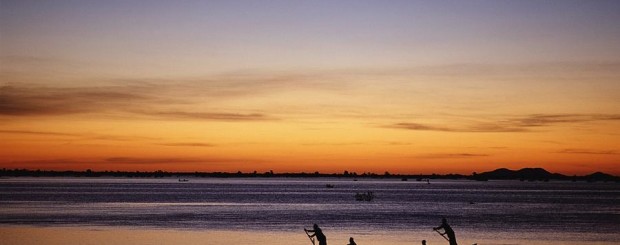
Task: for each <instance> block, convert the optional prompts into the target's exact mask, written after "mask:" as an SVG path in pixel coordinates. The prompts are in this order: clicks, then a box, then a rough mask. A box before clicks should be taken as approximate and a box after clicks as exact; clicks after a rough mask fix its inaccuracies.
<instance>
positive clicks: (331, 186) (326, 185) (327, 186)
mask: <svg viewBox="0 0 620 245" xmlns="http://www.w3.org/2000/svg"><path fill="white" fill-rule="evenodd" d="M325 188H334V185H332V184H325Z"/></svg>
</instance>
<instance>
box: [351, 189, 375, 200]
mask: <svg viewBox="0 0 620 245" xmlns="http://www.w3.org/2000/svg"><path fill="white" fill-rule="evenodd" d="M374 198H375V194H374V193H372V191H368V192H366V193H363V192H362V193H356V194H355V200H357V201H367V202H370V201H372V199H374Z"/></svg>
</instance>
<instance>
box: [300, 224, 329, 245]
mask: <svg viewBox="0 0 620 245" xmlns="http://www.w3.org/2000/svg"><path fill="white" fill-rule="evenodd" d="M312 228H313V229H312V230H306V229H304V231H306V234H307V235H308V237H309V238H310V240H311V241H312V244H314V240H313V239H312V238H313V237H316V239H317V240H319V245H327V237H325V234H323V231H322V230H321V228H319V225H317V224H314V226H313V227H312ZM308 232H311V233H313V234H312V235H310V234H308Z"/></svg>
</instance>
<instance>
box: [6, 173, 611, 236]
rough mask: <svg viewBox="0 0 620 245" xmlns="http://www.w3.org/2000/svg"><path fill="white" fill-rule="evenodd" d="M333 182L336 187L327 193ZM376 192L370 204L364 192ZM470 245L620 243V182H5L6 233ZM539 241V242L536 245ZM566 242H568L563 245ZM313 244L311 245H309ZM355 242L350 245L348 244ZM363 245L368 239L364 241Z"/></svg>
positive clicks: (51, 180) (103, 179)
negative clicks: (410, 238) (401, 239)
mask: <svg viewBox="0 0 620 245" xmlns="http://www.w3.org/2000/svg"><path fill="white" fill-rule="evenodd" d="M326 184H332V185H334V188H326V186H325V185H326ZM365 191H372V192H374V194H375V195H376V197H375V199H374V200H373V201H371V202H360V201H356V200H355V198H354V195H355V193H357V192H365ZM441 217H446V218H447V219H448V222H449V223H450V224H451V225H452V227H453V228H454V230H455V231H456V233H457V237H459V238H460V239H459V240H462V241H464V240H468V241H467V242H462V244H471V243H473V242H479V241H492V240H502V241H510V242H512V243H519V244H527V243H545V241H550V242H551V241H555V242H557V241H560V243H562V244H580V243H585V242H587V243H590V244H592V243H601V244H606V243H609V244H614V243H616V242H620V235H619V234H618V230H619V229H620V184H618V183H584V182H576V183H573V182H519V181H489V182H474V181H440V180H435V181H431V184H427V183H426V182H417V181H411V180H410V181H399V180H360V181H352V180H350V179H190V181H189V182H179V181H178V180H177V179H123V178H117V179H105V178H92V179H89V178H13V179H0V226H2V225H4V226H14V225H30V226H32V225H34V226H97V227H100V226H106V227H136V228H156V229H182V230H185V229H188V230H230V231H252V232H254V231H258V232H260V231H266V232H289V231H291V232H292V231H294V232H297V231H300V230H301V229H303V228H304V227H308V228H309V227H310V226H311V225H312V224H313V223H317V224H319V225H321V226H322V227H323V230H324V231H325V232H326V233H327V234H328V235H329V232H330V231H331V232H334V233H342V234H345V233H346V234H358V235H364V234H381V235H385V236H389V235H391V234H392V235H398V236H403V234H415V235H416V236H424V237H427V236H428V237H434V238H435V239H436V240H437V239H440V238H441V237H438V235H437V234H435V233H434V232H433V231H432V227H434V226H437V225H439V223H440V221H441ZM528 241H530V242H528ZM561 241H564V242H561ZM306 242H309V240H308V241H306ZM345 243H346V241H342V244H345ZM358 243H359V242H358ZM337 244H340V243H337Z"/></svg>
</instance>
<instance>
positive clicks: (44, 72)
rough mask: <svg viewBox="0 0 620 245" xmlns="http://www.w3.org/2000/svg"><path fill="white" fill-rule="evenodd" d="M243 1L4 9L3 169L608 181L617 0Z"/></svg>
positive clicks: (615, 121) (618, 71) (0, 70)
mask: <svg viewBox="0 0 620 245" xmlns="http://www.w3.org/2000/svg"><path fill="white" fill-rule="evenodd" d="M239 3H243V4H236V5H235V4H228V3H201V2H192V1H187V3H186V5H187V6H186V5H183V6H177V5H175V6H167V3H156V4H153V5H152V6H141V5H139V4H138V3H135V2H128V3H127V4H126V5H122V6H121V5H118V6H117V5H115V4H111V5H106V6H105V7H104V6H99V3H96V2H88V1H85V2H83V3H73V4H62V1H61V3H59V4H53V5H50V3H45V2H39V3H37V2H34V3H30V2H21V1H7V2H3V3H2V4H3V6H2V7H1V8H0V12H1V15H0V20H1V21H0V32H1V34H2V35H0V48H1V49H0V138H1V139H2V140H1V141H0V168H28V169H50V170H68V169H72V170H84V169H88V168H90V169H93V170H132V171H133V170H141V171H150V170H160V169H161V170H167V171H229V172H236V171H238V170H240V171H244V172H247V171H254V170H256V171H259V172H263V171H268V170H273V171H275V172H287V171H293V172H300V171H305V172H314V171H321V172H342V171H344V170H348V171H351V172H353V171H355V172H358V173H361V172H368V171H371V172H377V173H383V172H384V171H389V172H391V173H414V174H417V173H464V174H469V173H471V172H474V171H476V172H482V171H488V170H492V169H495V168H500V167H508V168H513V169H517V168H522V167H543V168H546V169H547V170H549V171H552V172H561V173H565V174H586V173H591V172H594V171H604V172H608V173H612V174H616V175H620V133H618V132H620V96H619V95H620V82H618V81H620V60H618V57H620V45H618V43H620V31H619V29H618V27H617V25H616V24H615V23H618V20H620V16H619V14H618V13H619V12H620V11H614V10H620V8H619V5H618V4H617V2H616V3H614V2H605V1H597V2H583V3H573V2H570V3H569V2H566V3H554V5H553V6H551V5H547V3H540V2H523V3H521V4H516V3H499V2H484V1H483V2H476V4H473V3H474V2H472V3H471V4H467V3H462V2H459V1H457V2H451V4H448V3H447V2H445V3H428V2H414V1H403V2H399V1H394V2H392V3H381V2H370V3H366V2H365V4H362V3H356V2H352V3H350V5H347V6H343V5H342V4H341V3H331V2H329V1H327V2H321V1H318V2H317V3H316V4H308V3H304V4H301V6H297V5H294V4H290V3H286V2H282V3H271V2H270V3H268V4H265V5H264V6H263V5H261V6H255V5H253V4H251V3H250V2H239ZM306 5H311V6H306ZM586 7H587V8H586ZM584 9H585V10H584ZM447 10H450V11H448V12H450V13H451V14H450V15H449V17H446V16H445V15H442V13H445V12H446V11H447ZM240 13H243V14H240ZM433 13H435V14H433ZM566 13H574V15H573V14H566ZM499 16H501V18H500V17H499Z"/></svg>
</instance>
